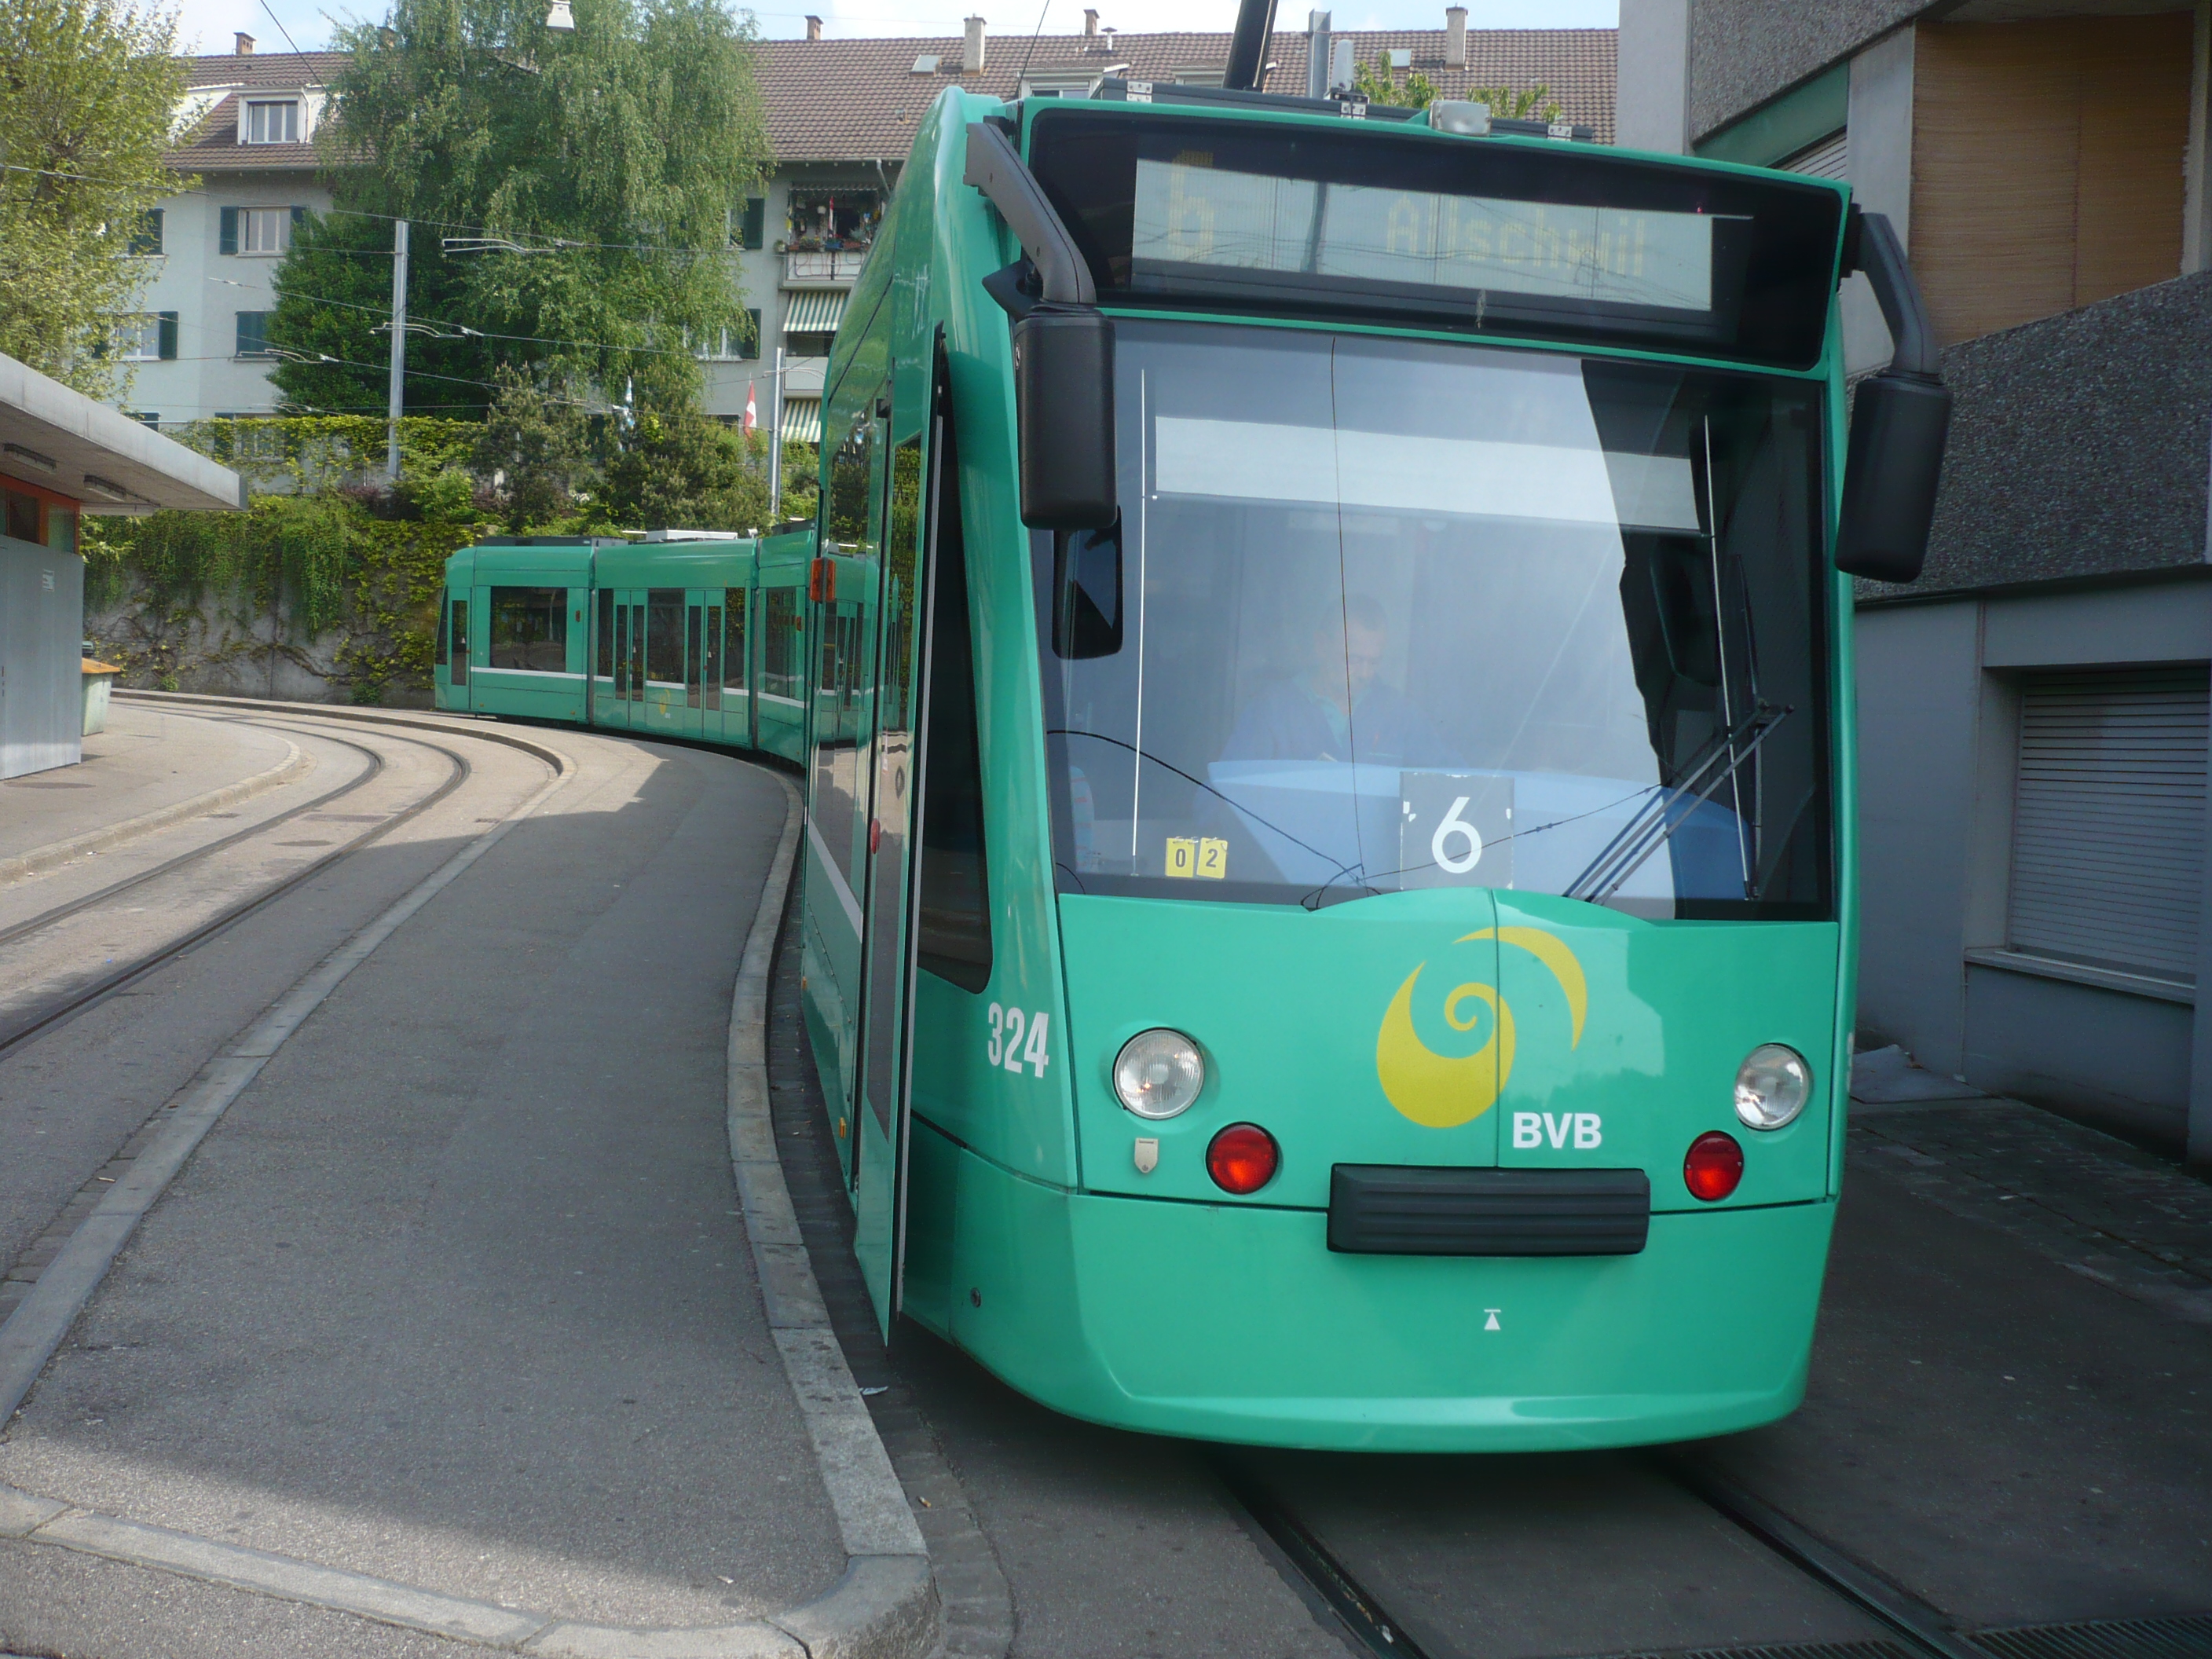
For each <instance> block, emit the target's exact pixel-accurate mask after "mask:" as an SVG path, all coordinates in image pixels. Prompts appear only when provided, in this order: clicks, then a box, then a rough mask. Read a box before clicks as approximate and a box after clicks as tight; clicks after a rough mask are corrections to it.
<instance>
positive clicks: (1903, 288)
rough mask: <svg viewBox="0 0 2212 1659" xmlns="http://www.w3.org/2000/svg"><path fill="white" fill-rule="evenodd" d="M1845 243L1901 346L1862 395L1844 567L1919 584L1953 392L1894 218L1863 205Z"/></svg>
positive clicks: (1847, 492) (1845, 515)
mask: <svg viewBox="0 0 2212 1659" xmlns="http://www.w3.org/2000/svg"><path fill="white" fill-rule="evenodd" d="M1846 247H1847V251H1848V252H1849V253H1850V258H1848V259H1847V260H1846V261H1845V269H1847V270H1848V269H1850V268H1851V267H1853V266H1856V267H1857V269H1859V270H1863V271H1864V272H1866V275H1867V282H1868V283H1869V286H1871V287H1872V288H1873V289H1874V297H1875V302H1876V303H1877V304H1879V305H1880V306H1881V315H1882V320H1883V321H1884V322H1886V323H1887V324H1888V325H1889V334H1890V338H1891V339H1892V340H1893V341H1894V342H1895V343H1896V349H1895V352H1894V353H1893V355H1892V356H1891V358H1890V361H1889V367H1888V368H1886V369H1884V370H1882V372H1881V374H1876V375H1875V376H1874V377H1873V378H1872V379H1870V380H1862V381H1861V382H1860V383H1859V387H1858V390H1857V392H1856V393H1854V394H1853V401H1852V405H1851V442H1850V452H1849V453H1848V455H1847V457H1846V459H1845V461H1844V497H1843V502H1842V520H1841V524H1840V526H1838V531H1837V533H1836V568H1837V569H1838V570H1841V571H1843V572H1844V574H1847V575H1852V576H1871V577H1873V578H1874V579H1875V580H1877V581H1885V582H1909V581H1915V580H1918V578H1919V575H1920V567H1921V566H1922V565H1923V564H1924V563H1926V562H1927V560H1928V532H1929V530H1930V529H1932V528H1933V527H1934V526H1935V523H1936V485H1937V484H1938V483H1941V482H1942V476H1943V440H1944V437H1945V435H1947V434H1948V432H1949V431H1950V428H1951V394H1950V392H1949V391H1948V389H1946V387H1945V386H1944V385H1943V382H1942V380H1939V379H1938V378H1937V370H1938V368H1940V366H1941V361H1942V360H1941V358H1940V357H1939V356H1938V355H1937V353H1936V331H1935V330H1934V328H1933V327H1931V326H1930V325H1929V321H1928V307H1927V306H1926V305H1925V304H1924V303H1923V301H1922V300H1921V297H1920V285H1919V284H1918V283H1916V282H1914V281H1913V280H1912V267H1911V265H1910V264H1906V263H1905V246H1904V244H1903V243H1901V242H1899V240H1897V231H1896V228H1894V227H1893V226H1892V225H1891V223H1890V222H1889V220H1888V218H1887V216H1886V215H1883V214H1880V213H1863V212H1861V211H1860V210H1858V209H1857V208H1856V207H1854V208H1853V209H1852V210H1851V217H1850V223H1849V227H1848V229H1847V231H1846Z"/></svg>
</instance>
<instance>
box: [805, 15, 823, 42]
mask: <svg viewBox="0 0 2212 1659" xmlns="http://www.w3.org/2000/svg"><path fill="white" fill-rule="evenodd" d="M806 38H807V39H808V40H820V39H821V38H822V20H821V19H820V18H818V17H817V16H816V15H814V14H813V13H812V12H811V11H810V12H809V13H807V14H806Z"/></svg>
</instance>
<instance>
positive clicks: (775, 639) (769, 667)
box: [761, 587, 799, 698]
mask: <svg viewBox="0 0 2212 1659" xmlns="http://www.w3.org/2000/svg"><path fill="white" fill-rule="evenodd" d="M763 598H765V599H766V600H767V602H768V603H767V605H766V611H767V614H766V615H765V617H763V619H762V631H761V690H763V692H765V693H767V694H768V695H769V696H775V697H792V698H796V697H797V696H799V590H798V589H797V588H795V587H771V588H769V590H768V591H767V592H766V593H765V594H764V595H763Z"/></svg>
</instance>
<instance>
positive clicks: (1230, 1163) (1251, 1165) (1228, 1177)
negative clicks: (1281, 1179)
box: [1206, 1123, 1283, 1197]
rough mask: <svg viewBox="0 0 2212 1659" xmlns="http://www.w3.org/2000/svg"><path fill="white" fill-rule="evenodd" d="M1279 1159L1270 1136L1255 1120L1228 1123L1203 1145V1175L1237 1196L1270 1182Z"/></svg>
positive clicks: (1278, 1149)
mask: <svg viewBox="0 0 2212 1659" xmlns="http://www.w3.org/2000/svg"><path fill="white" fill-rule="evenodd" d="M1282 1161H1283V1154H1282V1152H1281V1149H1280V1148H1279V1147H1278V1146H1276V1145H1275V1138H1274V1136H1273V1135H1271V1134H1269V1133H1267V1131H1266V1130H1265V1129H1263V1128H1261V1127H1260V1126H1259V1125H1258V1124H1256V1123H1232V1124H1231V1125H1230V1126H1229V1127H1227V1128H1225V1129H1224V1130H1223V1131H1222V1132H1221V1133H1219V1134H1217V1135H1216V1136H1214V1137H1213V1139H1212V1140H1210V1141H1208V1142H1207V1143H1206V1174H1208V1175H1210V1176H1212V1177H1213V1184H1214V1185H1215V1186H1217V1187H1218V1188H1221V1190H1222V1191H1223V1192H1225V1193H1235V1194H1237V1195H1238V1196H1239V1197H1242V1196H1243V1194H1246V1193H1256V1192H1258V1191H1259V1190H1260V1188H1262V1187H1264V1186H1266V1185H1267V1183H1268V1182H1271V1181H1273V1179H1274V1178H1275V1170H1276V1167H1277V1166H1278V1165H1279V1164H1281V1163H1282Z"/></svg>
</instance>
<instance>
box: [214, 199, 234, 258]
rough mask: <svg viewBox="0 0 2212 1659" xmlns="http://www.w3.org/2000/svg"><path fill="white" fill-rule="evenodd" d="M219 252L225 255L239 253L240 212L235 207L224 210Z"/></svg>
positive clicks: (218, 245) (218, 244)
mask: <svg viewBox="0 0 2212 1659" xmlns="http://www.w3.org/2000/svg"><path fill="white" fill-rule="evenodd" d="M217 251H218V252H223V253H235V252H238V210H237V209H236V208H234V207H227V208H225V209H223V210H222V233H221V240H220V241H219V242H218V243H217Z"/></svg>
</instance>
